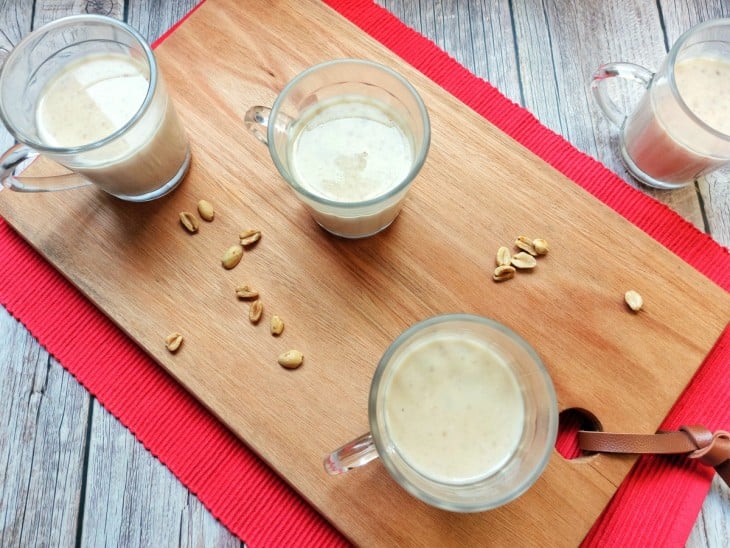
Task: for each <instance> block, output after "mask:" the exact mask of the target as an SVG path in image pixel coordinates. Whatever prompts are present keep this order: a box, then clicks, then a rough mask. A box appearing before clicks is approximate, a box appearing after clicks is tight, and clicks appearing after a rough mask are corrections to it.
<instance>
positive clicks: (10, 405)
mask: <svg viewBox="0 0 730 548" xmlns="http://www.w3.org/2000/svg"><path fill="white" fill-rule="evenodd" d="M0 378H1V379H2V382H0V425H1V433H2V435H0V479H1V480H2V481H0V545H1V546H40V545H47V546H48V545H50V546H70V545H73V544H74V542H75V540H76V531H77V526H78V508H79V500H80V492H81V485H82V482H83V460H84V458H83V457H84V447H85V437H86V428H87V424H88V409H89V396H88V393H87V392H86V391H85V390H84V389H83V388H82V387H81V386H80V385H79V384H78V383H77V382H76V381H75V380H74V379H73V377H72V376H71V375H69V374H68V373H66V372H65V371H64V370H63V369H62V368H61V366H60V365H59V364H58V363H57V362H56V361H55V360H53V359H52V358H51V357H50V356H49V355H48V353H47V352H46V351H45V350H43V348H41V347H40V345H39V344H38V343H37V342H36V341H35V340H34V339H33V338H32V337H31V335H30V334H29V333H28V332H27V331H26V330H25V329H23V328H22V326H20V324H18V322H17V321H16V320H15V319H13V318H12V317H11V316H10V314H8V312H7V311H6V310H5V309H4V308H2V307H0Z"/></svg>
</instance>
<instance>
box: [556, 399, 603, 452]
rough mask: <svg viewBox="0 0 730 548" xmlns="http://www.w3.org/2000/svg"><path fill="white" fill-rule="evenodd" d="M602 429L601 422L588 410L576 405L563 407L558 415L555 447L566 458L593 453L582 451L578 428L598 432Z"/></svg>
mask: <svg viewBox="0 0 730 548" xmlns="http://www.w3.org/2000/svg"><path fill="white" fill-rule="evenodd" d="M602 429H603V428H602V426H601V423H600V422H599V420H598V419H597V418H596V416H595V415H594V414H593V413H591V412H590V411H586V410H585V409H580V408H578V407H571V408H570V409H565V410H563V411H561V412H560V415H559V417H558V439H557V440H556V441H555V449H556V450H557V451H558V453H560V454H561V455H562V457H563V458H565V459H567V460H573V459H579V458H581V457H588V456H590V455H593V454H594V453H593V452H591V451H583V450H581V448H580V447H579V446H578V430H589V431H591V432H600V431H601V430H602Z"/></svg>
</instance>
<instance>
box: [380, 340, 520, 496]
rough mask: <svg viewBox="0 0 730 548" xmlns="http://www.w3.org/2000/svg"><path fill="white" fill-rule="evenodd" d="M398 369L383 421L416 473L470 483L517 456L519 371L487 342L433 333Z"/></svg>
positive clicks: (391, 384)
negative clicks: (510, 366)
mask: <svg viewBox="0 0 730 548" xmlns="http://www.w3.org/2000/svg"><path fill="white" fill-rule="evenodd" d="M393 367H394V368H396V371H395V372H394V373H393V376H392V378H391V380H390V383H389V385H388V387H387V388H386V392H385V397H386V399H387V402H386V406H385V413H386V416H385V423H386V425H387V428H388V430H389V433H390V436H391V438H392V440H393V443H394V445H395V446H396V447H398V451H399V452H400V453H401V455H402V456H403V458H404V459H405V460H406V461H407V462H408V463H409V464H410V465H411V466H412V467H413V468H415V469H416V470H418V471H419V472H420V473H421V474H423V475H425V476H427V477H429V478H431V479H433V480H435V481H440V482H444V483H454V484H459V483H470V482H474V481H478V480H480V479H483V478H486V477H488V476H490V475H491V474H493V473H495V472H496V471H498V470H500V469H501V468H502V467H503V466H504V464H505V463H506V462H507V461H508V460H509V459H510V458H511V457H512V455H513V454H514V452H515V451H516V449H517V446H518V445H519V443H520V440H521V439H522V430H523V425H524V422H525V404H524V401H523V397H522V392H521V390H520V385H519V383H518V382H517V378H516V377H515V375H514V373H512V372H511V371H510V370H509V368H508V367H507V364H506V363H505V362H504V359H503V358H501V357H500V356H498V355H497V354H496V353H495V352H494V351H493V350H491V349H490V348H489V347H488V346H487V345H485V344H484V343H481V342H479V341H478V340H469V339H466V338H463V337H459V336H455V335H445V336H444V335H436V336H434V337H433V338H431V339H430V340H426V341H424V342H423V343H422V344H420V345H418V346H416V347H414V348H412V349H409V351H408V352H407V353H405V354H404V355H403V356H401V357H400V359H399V361H398V362H397V363H395V364H394V365H393Z"/></svg>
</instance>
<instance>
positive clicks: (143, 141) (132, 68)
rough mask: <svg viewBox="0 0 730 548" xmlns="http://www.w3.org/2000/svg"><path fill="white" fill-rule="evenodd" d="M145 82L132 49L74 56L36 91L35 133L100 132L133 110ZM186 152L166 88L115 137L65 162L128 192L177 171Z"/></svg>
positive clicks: (64, 136)
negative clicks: (128, 126)
mask: <svg viewBox="0 0 730 548" xmlns="http://www.w3.org/2000/svg"><path fill="white" fill-rule="evenodd" d="M158 85H162V81H161V80H158ZM148 90H149V70H148V69H147V67H146V65H143V64H142V63H141V62H138V61H136V60H135V59H133V58H132V57H129V56H126V55H121V54H117V53H100V54H91V55H87V56H85V57H82V58H80V59H76V60H74V61H72V62H71V63H69V64H68V65H66V66H64V67H63V68H62V69H61V70H59V71H58V73H57V74H55V75H54V76H53V77H52V78H51V79H50V80H49V81H48V83H47V84H46V86H45V88H44V89H43V91H42V92H41V94H40V96H39V100H38V104H37V107H36V113H35V120H36V127H37V131H38V135H39V137H40V138H41V140H42V141H43V142H44V143H46V144H47V145H49V146H53V147H65V148H67V147H78V146H83V145H88V144H90V143H94V142H96V141H99V140H101V139H104V138H105V137H108V136H109V135H111V134H112V133H114V132H115V131H117V130H118V129H120V128H122V127H123V126H125V124H127V123H128V122H129V121H130V120H131V119H132V118H133V117H134V116H135V114H137V112H138V111H139V109H140V107H141V106H142V104H143V102H144V100H145V98H146V96H147V93H148ZM188 154H189V150H188V144H187V138H186V136H185V133H184V130H183V128H182V127H181V125H180V123H179V122H178V119H177V116H176V114H175V111H174V108H173V106H172V102H171V101H170V100H169V99H168V98H167V94H166V93H156V94H155V98H154V99H153V100H152V102H151V103H150V104H149V106H148V108H147V110H146V111H145V113H144V115H143V116H141V117H140V118H139V119H138V120H137V121H136V123H135V124H134V125H133V126H131V127H130V128H129V129H128V130H127V131H126V132H125V133H124V134H123V135H122V136H121V137H119V138H117V139H115V140H113V141H111V142H110V143H108V144H106V145H103V146H101V147H99V148H97V149H94V150H93V151H90V152H85V153H84V154H82V155H79V156H78V158H76V159H75V160H74V159H70V160H66V161H65V162H64V163H65V164H66V165H67V166H68V167H70V168H72V169H73V170H74V171H77V172H79V173H81V174H83V175H86V176H87V177H89V178H90V179H91V180H93V181H94V182H95V183H96V184H97V185H99V186H100V187H101V188H103V189H104V190H106V191H107V192H109V193H111V194H114V195H117V196H120V197H132V198H134V197H137V196H143V195H146V194H148V193H151V192H154V191H156V190H158V189H159V188H160V187H162V186H164V185H165V184H166V183H168V182H169V181H171V180H173V179H174V178H175V177H176V176H179V175H180V171H181V170H183V171H184V169H185V168H186V167H187V162H188V161H189V158H188Z"/></svg>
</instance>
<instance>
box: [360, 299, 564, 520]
mask: <svg viewBox="0 0 730 548" xmlns="http://www.w3.org/2000/svg"><path fill="white" fill-rule="evenodd" d="M453 322H466V323H475V324H481V325H483V326H487V327H488V328H490V329H493V330H495V331H498V332H500V333H502V334H504V335H506V336H507V337H508V338H510V339H511V340H512V341H514V342H515V343H517V344H518V345H519V346H520V347H521V348H522V349H523V350H525V351H526V353H527V355H528V356H529V358H530V360H531V362H532V364H533V365H534V366H535V373H536V374H538V375H540V376H541V378H542V380H543V381H544V388H545V395H546V396H547V399H548V400H549V401H548V404H549V407H550V417H549V425H548V432H547V438H546V443H545V446H544V448H543V449H542V454H541V455H540V458H539V459H538V461H537V464H536V466H535V467H534V468H533V470H532V471H531V472H530V473H529V474H528V475H527V476H526V477H525V478H524V479H523V480H522V482H520V483H519V484H518V485H516V486H515V488H514V489H512V490H511V491H510V492H509V493H507V494H506V495H504V496H502V497H501V498H498V499H495V500H490V501H487V502H483V501H482V502H468V503H463V504H459V503H457V502H453V501H444V500H441V499H438V498H435V497H434V495H433V494H432V493H430V492H428V491H426V490H424V489H422V488H421V487H419V486H417V485H415V484H413V483H412V482H411V481H410V480H409V479H408V478H406V477H404V476H403V474H402V473H401V472H400V470H399V469H398V468H397V467H396V466H395V465H394V464H393V463H392V462H391V460H390V456H389V454H390V452H391V451H390V448H389V447H388V446H386V445H385V444H384V443H383V439H382V438H381V435H382V434H381V429H380V427H379V425H378V420H377V412H376V408H377V403H378V392H379V389H380V385H381V383H382V380H383V374H384V372H385V370H386V368H387V366H388V364H389V363H390V362H391V358H392V356H393V354H394V353H395V352H396V351H397V350H398V349H399V348H400V347H401V346H402V345H403V343H405V342H407V341H408V340H410V339H411V338H412V337H413V336H414V335H416V334H417V333H418V332H419V331H421V330H423V329H424V328H428V327H431V326H433V325H438V324H444V323H453ZM368 421H369V425H370V432H371V434H372V436H373V442H374V443H375V447H376V449H377V453H378V456H379V457H380V460H381V461H382V462H383V465H384V466H385V468H386V470H387V471H388V474H389V475H390V476H391V477H392V478H393V479H394V480H395V481H396V483H398V485H400V486H401V487H402V488H403V489H405V490H406V491H407V492H408V493H410V494H411V495H413V496H414V497H416V498H418V499H420V500H422V501H423V502H426V503H427V504H429V505H431V506H435V507H437V508H441V509H443V510H449V511H452V512H481V511H485V510H491V509H493V508H497V507H499V506H502V505H504V504H507V503H508V502H511V501H513V500H515V499H516V498H518V497H519V496H521V495H522V494H523V493H525V492H526V491H527V490H528V489H529V488H530V487H531V486H532V485H533V484H534V483H535V482H536V481H537V480H538V478H539V477H540V476H541V475H542V473H543V471H544V470H545V468H546V467H547V465H548V462H549V461H550V458H551V456H552V454H553V449H554V447H555V441H556V439H557V434H558V400H557V395H556V392H555V386H554V384H553V381H552V377H551V376H550V374H549V372H548V370H547V368H546V367H545V364H544V363H543V361H542V360H541V359H540V357H539V356H538V354H537V352H536V351H535V350H534V349H533V348H532V346H530V344H528V343H527V341H525V339H523V338H522V337H521V336H520V335H518V334H517V333H516V332H514V331H513V330H511V329H510V328H508V327H507V326H505V325H504V324H501V323H499V322H497V321H495V320H493V319H490V318H487V317H485V316H480V315H477V314H469V313H448V314H439V315H436V316H432V317H430V318H427V319H424V320H421V321H419V322H417V323H415V324H413V325H411V326H410V327H408V328H407V329H406V330H405V331H403V332H402V333H401V334H400V335H398V337H396V339H395V340H394V341H393V342H391V343H390V345H389V346H388V348H387V349H386V351H385V352H384V353H383V356H382V357H381V358H380V361H379V362H378V366H377V368H376V370H375V373H374V374H373V379H372V382H371V385H370V392H369V396H368ZM409 467H410V466H409ZM410 468H411V469H412V470H414V471H415V472H416V473H417V474H418V475H419V476H421V477H422V478H424V479H425V480H426V481H427V482H429V483H432V484H442V482H439V481H438V480H432V479H430V478H427V477H426V476H423V475H422V474H421V473H420V472H418V471H417V470H415V469H414V468H413V467H410Z"/></svg>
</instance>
